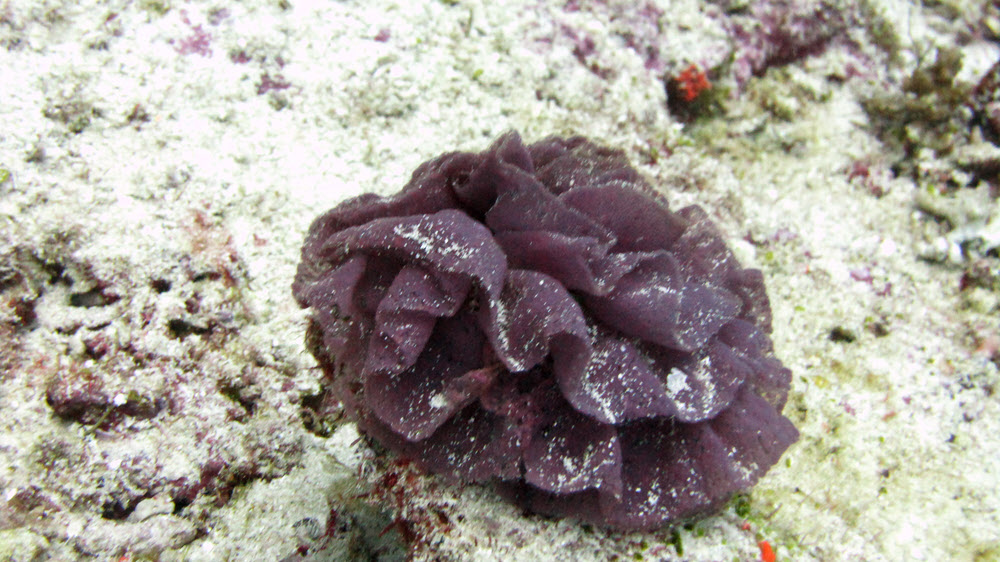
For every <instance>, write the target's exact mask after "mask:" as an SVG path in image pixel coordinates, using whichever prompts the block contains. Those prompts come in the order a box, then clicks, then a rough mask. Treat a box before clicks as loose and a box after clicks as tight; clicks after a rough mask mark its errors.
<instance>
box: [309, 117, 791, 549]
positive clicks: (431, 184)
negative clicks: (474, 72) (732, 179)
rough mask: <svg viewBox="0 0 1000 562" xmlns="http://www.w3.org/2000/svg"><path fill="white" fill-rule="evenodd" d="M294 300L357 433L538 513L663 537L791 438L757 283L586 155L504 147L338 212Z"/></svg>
mask: <svg viewBox="0 0 1000 562" xmlns="http://www.w3.org/2000/svg"><path fill="white" fill-rule="evenodd" d="M293 292H294V295H295V298H296V299H297V300H298V302H299V304H301V305H302V306H304V307H310V308H311V309H312V311H313V314H312V322H311V328H310V329H311V333H312V337H311V338H310V341H311V342H312V345H311V346H310V347H311V350H312V352H313V353H314V355H316V357H317V359H318V360H319V362H320V364H321V365H322V366H323V368H324V370H325V371H326V373H327V375H328V376H329V377H330V378H331V383H332V389H333V392H335V393H336V396H337V397H338V398H339V399H340V400H341V401H342V402H343V403H344V406H345V411H346V413H347V415H348V416H349V417H350V418H351V419H353V420H356V421H357V423H358V425H359V427H360V429H361V430H362V431H363V432H364V433H365V434H367V435H369V436H370V437H373V438H374V439H376V440H378V441H379V442H380V443H381V444H382V445H383V446H385V447H386V448H388V449H390V450H392V451H394V452H396V453H397V454H399V455H403V456H405V457H407V458H410V459H412V460H414V461H415V462H416V463H417V464H418V465H419V466H420V467H422V468H423V469H425V470H427V471H430V472H433V473H438V474H441V475H444V476H445V477H447V478H451V479H457V480H462V481H471V482H489V481H496V482H498V483H499V484H500V487H501V488H502V489H503V491H504V492H505V495H506V496H507V497H509V498H511V499H512V500H513V501H516V502H517V503H519V504H520V505H522V506H524V507H526V508H528V509H531V510H533V511H536V512H540V513H546V514H554V515H572V516H575V517H577V518H579V519H581V520H584V521H587V522H591V523H595V524H599V525H603V526H607V527H611V528H615V529H622V530H638V529H651V528H654V527H657V526H660V525H662V524H663V523H664V522H666V521H669V520H672V519H676V518H680V517H686V516H689V515H692V514H696V513H701V512H705V511H707V510H711V509H713V508H715V507H717V506H718V505H720V504H721V503H723V502H724V501H725V500H726V499H727V498H729V497H730V496H731V495H732V494H733V493H734V492H736V491H739V490H744V489H747V488H749V487H750V486H752V485H753V484H754V483H755V482H756V481H757V480H758V479H759V478H760V477H761V476H762V475H763V474H764V472H766V471H767V470H768V468H770V467H771V466H772V465H773V464H774V463H775V462H776V461H777V460H778V458H779V457H780V455H781V454H782V453H783V452H784V450H785V449H786V448H787V447H788V446H789V445H790V444H791V443H793V442H794V441H795V440H796V439H797V436H798V434H797V432H796V430H795V428H794V427H793V426H792V424H791V423H790V422H789V421H788V420H787V419H786V418H784V417H783V416H782V415H781V410H782V407H783V406H784V403H785V400H786V396H787V392H788V387H789V383H790V379H791V374H790V372H789V370H788V369H786V368H784V367H783V366H782V365H781V363H780V362H779V361H778V360H777V359H776V358H775V357H774V354H773V348H772V344H771V341H770V338H769V336H768V334H769V333H770V331H771V312H770V305H769V303H768V300H767V295H766V293H765V291H764V284H763V277H762V275H761V273H760V272H759V271H757V270H752V269H743V268H742V267H740V265H739V264H738V263H737V261H736V259H735V258H734V257H733V255H732V253H731V252H730V251H729V250H728V248H727V247H726V245H725V243H724V241H723V239H722V238H721V236H720V235H719V233H718V232H717V231H716V229H715V227H714V226H713V225H712V224H711V223H710V222H709V220H708V219H707V217H706V215H705V213H704V212H703V211H702V210H701V208H699V207H697V206H691V207H687V208H684V209H681V210H679V211H677V212H673V211H671V210H669V208H668V206H667V203H666V201H665V200H664V199H663V198H662V197H661V196H660V195H659V194H657V193H656V192H655V191H654V190H653V189H652V188H651V187H650V186H649V185H648V184H647V183H646V181H645V180H644V179H643V178H642V177H641V176H640V175H639V174H638V173H637V172H636V171H635V170H634V169H633V168H631V167H630V166H629V164H628V161H627V159H626V157H625V155H624V153H622V152H621V151H617V150H611V149H607V148H603V147H600V146H597V145H595V144H593V143H591V142H589V141H587V140H586V139H584V138H581V137H573V138H568V139H564V138H557V137H552V138H548V139H545V140H543V141H540V142H538V143H535V144H532V145H530V146H527V147H526V146H525V145H524V144H523V143H522V142H521V138H520V137H519V136H518V135H517V134H516V133H507V134H505V135H503V136H502V137H500V138H499V139H498V140H497V141H496V142H495V143H494V144H493V145H492V146H491V147H490V148H489V149H488V150H486V151H485V152H482V153H479V154H473V153H464V152H456V153H450V154H445V155H443V156H441V157H439V158H436V159H434V160H432V161H429V162H426V163H424V164H423V165H421V166H420V167H419V168H418V169H417V170H416V171H415V172H414V173H413V176H412V178H411V180H410V182H409V183H408V184H407V185H406V186H405V187H404V188H403V189H402V191H400V192H399V193H398V194H397V195H394V196H392V197H378V196H375V195H371V194H369V195H363V196H361V197H357V198H355V199H352V200H350V201H347V202H345V203H343V204H341V205H339V206H337V207H335V208H334V209H332V210H330V211H328V212H327V213H325V214H324V215H322V216H320V217H319V218H318V219H316V220H315V222H314V223H313V224H312V226H311V228H310V229H309V233H308V235H307V238H306V241H305V244H304V246H303V249H302V262H301V263H300V265H299V269H298V273H297V275H296V278H295V282H294V284H293Z"/></svg>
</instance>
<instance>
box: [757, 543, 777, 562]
mask: <svg viewBox="0 0 1000 562" xmlns="http://www.w3.org/2000/svg"><path fill="white" fill-rule="evenodd" d="M757 547H758V548H760V562H774V561H775V560H777V558H776V557H775V556H774V551H773V550H771V543H769V542H767V541H760V542H759V543H757Z"/></svg>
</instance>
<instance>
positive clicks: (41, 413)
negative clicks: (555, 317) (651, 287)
mask: <svg viewBox="0 0 1000 562" xmlns="http://www.w3.org/2000/svg"><path fill="white" fill-rule="evenodd" d="M750 4H757V3H741V2H725V1H722V2H717V3H711V4H702V3H697V2H687V1H680V2H668V1H666V0H659V1H655V2H653V1H650V2H626V1H624V0H621V1H619V0H610V1H608V0H591V1H587V0H580V1H566V2H563V1H559V2H554V1H553V2H547V1H542V0H534V1H527V0H525V1H511V2H482V1H477V0H449V1H443V0H420V1H413V2H392V1H375V2H370V1H364V2H363V1H356V2H354V1H339V2H332V1H331V2H319V1H306V0H291V1H286V0H267V1H264V0H253V1H248V2H240V3H236V2H233V3H224V2H219V3H211V2H181V1H174V0H139V1H136V2H107V3H104V2H102V3H97V2H75V1H74V2H69V1H65V2H64V1H61V0H44V1H38V0H4V1H2V2H0V46H2V47H3V48H2V49H0V297H2V298H0V372H2V374H0V558H2V559H5V560H8V559H9V560H16V561H29V560H47V559H58V560H72V559H100V560H105V559H124V560H128V559H158V560H300V559H301V560H347V559H358V560H365V559H375V560H393V559H402V558H406V557H407V556H410V557H412V558H413V559H417V560H456V561H465V560H505V561H513V560H526V561H529V560H530V561H541V560H557V559H558V560H569V559H573V560H610V559H619V560H626V559H628V560H694V561H729V560H757V559H761V556H762V554H761V543H763V542H766V544H767V545H769V547H770V548H772V549H773V550H774V551H775V553H776V555H777V559H778V560H806V561H808V560H822V561H841V560H843V561H847V560H851V561H855V560H873V561H874V560H1000V493H998V490H1000V399H998V396H1000V395H998V394H997V393H996V392H995V389H996V387H997V385H998V383H1000V376H998V370H997V362H998V358H1000V355H998V352H997V347H998V346H1000V334H998V321H997V310H998V301H1000V296H998V290H997V289H998V287H1000V283H998V282H997V278H998V275H997V267H998V265H997V264H998V262H997V259H996V247H997V246H998V245H1000V234H998V231H1000V218H998V217H1000V206H998V203H997V199H996V185H997V176H996V174H997V171H996V169H998V168H1000V166H998V165H997V162H1000V157H998V156H997V149H996V147H995V145H993V144H991V143H990V142H988V139H987V140H985V141H984V140H983V138H982V136H981V135H980V134H979V131H978V130H977V128H976V126H974V125H969V124H968V123H969V120H970V119H971V115H966V114H963V113H962V111H966V112H968V111H969V110H968V109H962V107H964V106H960V107H959V109H958V110H956V111H957V113H958V117H956V119H957V120H958V122H960V123H962V124H963V125H962V127H964V128H959V130H957V132H956V131H952V133H953V136H952V137H949V139H950V140H949V141H948V142H950V143H952V145H954V147H957V148H956V149H955V152H953V153H949V152H948V151H946V150H942V149H940V147H935V148H933V149H932V148H925V149H923V150H911V151H910V152H909V154H908V153H907V152H906V151H904V150H903V149H902V148H901V145H900V144H899V143H896V142H891V141H892V139H891V138H889V137H888V136H887V135H881V136H878V135H876V132H877V131H879V130H883V129H884V127H881V128H880V127H876V126H875V125H876V124H875V123H874V122H873V119H872V117H871V114H870V113H868V112H866V111H865V110H864V109H863V105H862V102H863V101H865V100H871V99H873V97H875V96H878V95H880V94H881V95H885V96H888V98H886V99H889V100H890V102H888V103H892V100H893V99H897V98H898V99H903V98H900V97H899V96H901V95H902V94H901V93H900V92H901V91H902V90H901V89H902V88H903V87H904V84H906V79H907V77H909V76H912V75H913V73H914V72H915V70H917V69H920V68H924V67H926V66H927V65H929V64H930V62H929V61H931V62H932V61H933V60H934V58H935V53H938V52H941V51H942V50H944V49H953V50H955V51H957V52H960V53H961V54H963V55H964V57H963V58H962V63H961V64H960V65H956V66H954V67H952V68H951V69H950V73H951V75H952V76H957V78H956V80H957V82H956V83H957V84H959V85H962V84H964V85H973V84H976V83H978V82H979V81H980V80H981V79H982V77H983V76H984V75H986V74H987V72H988V71H989V69H990V67H991V65H993V64H994V62H996V61H997V59H998V52H1000V50H998V48H997V45H998V43H997V30H998V29H1000V15H998V14H997V10H996V8H995V7H990V4H989V3H988V2H973V1H968V2H961V1H957V0H956V1H951V2H941V3H937V4H936V5H935V6H934V7H933V8H927V7H922V6H919V5H917V4H909V3H905V2H900V1H895V0H871V1H867V2H865V1H861V2H853V1H849V0H848V1H836V2H823V3H813V2H805V1H803V2H763V3H760V6H762V7H761V8H759V9H751V8H750V7H749V5H750ZM984 14H985V15H984ZM780 30H787V31H789V33H787V34H784V35H783V34H782V33H779V31H780ZM691 64H695V65H696V69H711V70H712V72H711V73H710V77H711V79H712V82H713V84H712V90H710V91H709V92H708V93H707V94H706V95H707V96H710V98H703V100H707V99H710V100H711V101H710V102H705V104H704V107H700V106H691V105H689V106H685V105H684V104H680V105H678V100H677V96H676V95H675V96H674V97H673V98H671V99H672V100H673V101H672V102H671V104H670V107H671V108H672V109H669V108H668V99H667V98H668V96H667V89H666V88H665V85H664V84H665V81H666V82H669V79H670V77H677V76H679V75H680V74H681V73H682V72H683V71H684V70H685V69H687V68H688V67H689V65H691ZM893 95H896V96H897V98H893V97H892V96H893ZM911 97H913V96H911ZM963 103H964V102H963ZM897 117H898V115H897ZM508 129H516V130H518V131H520V132H521V134H522V136H524V137H525V138H526V139H527V140H528V141H534V140H538V139H540V138H542V137H544V136H547V135H551V134H560V135H571V134H582V135H585V136H588V137H591V138H593V139H596V140H598V141H600V142H602V143H605V144H607V145H611V146H616V147H620V148H622V149H624V150H625V151H626V152H627V153H628V155H629V157H630V158H631V159H632V160H633V162H634V163H635V165H636V166H637V167H639V169H640V170H641V171H642V172H643V173H644V174H646V175H647V176H648V177H649V178H650V180H651V181H652V182H653V183H654V184H655V185H657V186H659V187H660V188H662V189H663V190H664V192H665V193H666V194H667V197H668V198H669V199H670V201H671V203H672V205H673V206H675V207H680V206H683V205H687V204H691V203H698V204H700V205H702V206H703V207H704V208H705V209H707V210H709V212H710V214H711V215H712V216H713V218H714V220H715V221H716V222H717V224H718V225H719V227H720V228H721V229H722V230H723V231H724V232H725V233H727V235H728V236H729V237H730V242H731V245H732V246H733V248H734V249H735V251H736V252H737V254H738V255H739V257H740V259H741V260H742V261H743V262H744V264H746V265H749V266H753V267H757V268H760V269H761V270H763V272H764V274H765V277H766V279H767V284H768V288H769V293H770V296H771V302H772V306H773V308H774V314H775V331H774V340H775V345H776V348H777V353H778V355H779V357H781V358H782V360H783V361H784V362H785V364H786V365H788V366H789V367H790V368H791V369H792V370H793V371H794V380H793V385H792V393H791V398H790V400H789V403H788V405H787V406H786V409H785V413H786V415H787V416H788V417H789V418H791V419H792V421H793V422H794V423H795V424H796V426H797V427H798V428H799V431H800V432H801V438H800V440H799V442H798V443H797V444H795V445H794V446H793V447H792V448H791V449H790V450H789V451H788V452H787V453H786V455H785V457H784V458H783V459H782V461H781V462H780V463H779V465H778V466H776V467H775V468H774V469H772V470H771V472H769V473H768V475H767V476H766V477H765V478H764V479H763V480H762V481H761V482H760V484H759V485H758V486H757V487H756V488H755V489H754V490H753V491H752V492H750V493H749V494H747V495H745V496H741V497H739V498H737V499H735V500H734V501H733V502H731V503H730V504H729V505H727V506H726V507H725V508H724V509H723V510H722V511H721V512H720V513H719V514H717V515H714V516H711V517H707V518H704V519H701V520H699V521H695V522H686V523H685V524H683V525H678V526H676V527H675V528H672V529H664V530H662V531H660V532H656V533H649V534H632V535H621V534H615V533H608V532H605V531H602V530H600V529H592V528H590V527H586V526H581V525H579V524H576V523H574V522H572V521H566V520H563V521H560V520H550V519H545V518H541V517H537V516H532V515H529V514H524V513H520V512H519V511H518V510H517V509H515V508H513V507H511V506H509V505H507V504H505V503H503V502H502V501H500V500H499V499H498V498H497V497H496V496H495V495H494V494H493V493H492V492H491V491H490V490H488V489H486V488H480V487H475V486H472V487H462V488H457V487H451V486H447V485H444V484H443V483H441V482H439V481H438V480H436V479H435V478H432V477H426V476H422V475H418V474H416V473H414V472H412V470H411V469H410V468H409V467H407V466H403V465H400V464H398V463H392V462H390V461H388V460H386V459H382V458H379V457H378V456H377V455H376V454H375V452H374V451H372V450H370V449H369V448H368V447H367V446H366V445H365V444H364V442H363V441H362V440H361V439H359V437H358V435H357V431H356V429H355V428H354V427H353V425H351V424H349V423H346V422H343V421H342V420H339V419H338V417H337V415H336V408H335V407H332V406H333V405H331V404H329V403H327V404H323V403H322V399H321V397H322V393H321V382H322V376H321V373H320V371H319V370H318V369H317V367H316V363H315V361H314V360H313V358H312V356H311V355H309V354H308V353H307V352H306V350H305V347H304V334H305V327H306V318H307V316H306V313H304V312H303V311H301V310H299V309H298V307H297V306H296V304H295V302H294V301H293V299H292V296H291V291H290V283H291V280H292V276H293V274H294V271H295V266H296V264H297V263H298V257H299V247H300V245H301V243H302V238H303V235H304V233H305V231H306V229H307V228H308V226H309V223H310V221H311V220H312V219H313V218H314V217H315V216H316V215H317V214H319V213H320V212H321V211H323V210H325V209H327V208H329V207H331V206H332V205H334V204H336V203H337V202H339V201H342V200H344V199H346V198H349V197H351V196H354V195H358V194H361V193H364V192H368V191H374V192H377V193H391V192H393V191H394V190H396V189H398V188H399V187H400V186H402V185H403V184H404V183H405V182H406V179H407V178H408V177H409V173H410V172H411V171H412V170H413V169H414V168H415V167H416V166H417V165H418V164H419V163H421V162H423V161H424V160H426V159H428V158H431V157H433V156H436V155H437V154H440V153H442V152H445V151H450V150H458V149H461V150H481V149H483V148H485V147H486V146H487V145H488V144H489V142H490V141H491V140H492V139H493V138H495V137H496V136H498V135H499V134H500V133H502V132H504V131H505V130H508ZM922 138H924V137H922ZM914 142H916V144H917V148H920V146H919V142H922V141H914ZM928 142H929V141H928ZM904 145H905V143H904ZM912 145H913V142H911V147H912ZM977 151H978V152H977ZM991 151H992V152H991ZM956 154H958V155H959V156H956ZM961 155H966V156H967V157H968V158H973V159H975V158H978V159H979V160H975V162H977V163H979V164H977V165H979V166H980V167H979V168H976V167H975V166H973V167H972V168H970V167H969V166H964V165H963V162H964V161H963V160H962V158H964V157H966V156H961ZM969 155H971V156H969ZM991 158H992V160H991ZM983 162H985V164H982V163H983ZM991 162H992V166H993V168H990V167H989V165H990V163H991ZM963 166H964V167H963ZM984 167H985V168H984ZM980 168H983V169H986V170H987V172H986V173H985V177H979V176H982V175H983V174H979V175H977V174H978V173H979V172H976V171H975V170H979V169H980ZM970 169H973V171H971V172H970V171H969V170H970ZM989 170H993V171H992V172H989ZM990 173H992V176H991V177H990V176H989V174H990ZM963 182H964V183H963ZM977 182H978V183H977ZM990 182H992V193H991V191H990ZM976 185H981V187H980V188H979V189H978V190H977V189H973V188H974V187H975V186H976ZM393 521H395V523H393ZM119 557H124V558H119Z"/></svg>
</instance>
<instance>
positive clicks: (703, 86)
mask: <svg viewBox="0 0 1000 562" xmlns="http://www.w3.org/2000/svg"><path fill="white" fill-rule="evenodd" d="M711 87H712V83H711V82H709V81H708V76H707V75H706V74H705V73H704V72H702V71H701V69H700V68H698V65H696V64H693V63H692V64H691V66H689V67H687V68H685V69H684V70H683V71H682V72H681V73H680V74H678V75H677V88H678V89H679V90H680V91H681V93H683V94H684V101H694V99H695V98H696V97H698V94H701V93H702V92H704V91H705V90H707V89H709V88H711Z"/></svg>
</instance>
